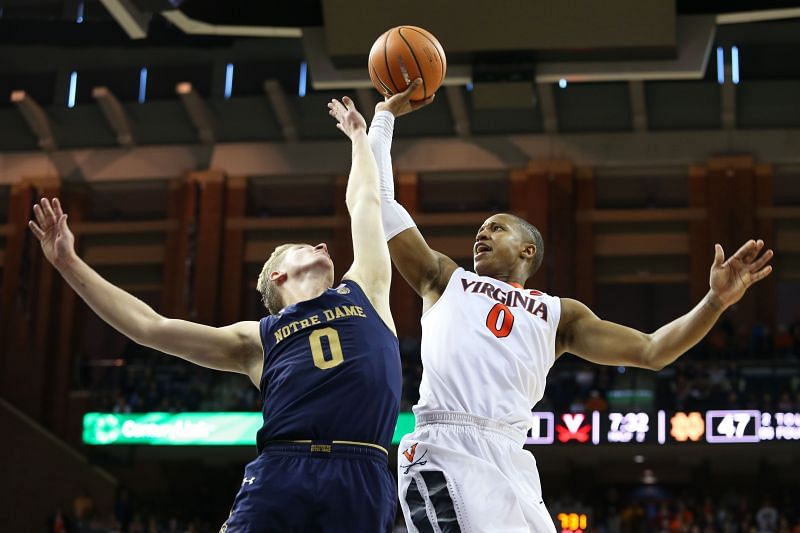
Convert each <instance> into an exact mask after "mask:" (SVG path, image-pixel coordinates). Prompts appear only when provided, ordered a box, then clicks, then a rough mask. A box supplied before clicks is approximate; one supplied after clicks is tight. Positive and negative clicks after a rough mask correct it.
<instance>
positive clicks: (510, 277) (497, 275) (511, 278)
mask: <svg viewBox="0 0 800 533" xmlns="http://www.w3.org/2000/svg"><path fill="white" fill-rule="evenodd" d="M480 275H481V276H486V277H487V278H494V279H496V280H498V281H502V282H504V283H508V284H509V285H515V286H516V285H519V286H521V287H524V286H525V282H526V281H527V280H526V279H523V277H522V276H520V275H517V274H515V273H513V272H486V273H480Z"/></svg>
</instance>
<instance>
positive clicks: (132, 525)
mask: <svg viewBox="0 0 800 533" xmlns="http://www.w3.org/2000/svg"><path fill="white" fill-rule="evenodd" d="M220 525H221V524H212V523H209V522H208V521H203V520H200V519H198V518H194V517H189V518H187V517H185V516H180V517H179V516H162V515H159V514H158V513H152V512H148V511H147V510H141V509H138V508H137V506H136V505H135V503H134V502H133V500H132V498H131V497H130V495H129V493H128V491H127V490H126V489H124V488H122V489H120V490H119V491H118V493H117V496H116V501H115V503H114V508H113V510H112V511H111V512H108V510H101V509H97V508H96V507H95V504H94V500H93V499H92V497H91V494H89V493H88V492H87V491H82V492H81V493H80V494H79V495H77V496H76V497H75V499H74V500H73V502H72V506H71V508H67V507H63V508H59V509H56V510H55V511H54V512H53V513H52V514H51V515H50V517H49V518H48V523H47V531H48V533H212V532H214V533H215V532H217V531H219V527H220Z"/></svg>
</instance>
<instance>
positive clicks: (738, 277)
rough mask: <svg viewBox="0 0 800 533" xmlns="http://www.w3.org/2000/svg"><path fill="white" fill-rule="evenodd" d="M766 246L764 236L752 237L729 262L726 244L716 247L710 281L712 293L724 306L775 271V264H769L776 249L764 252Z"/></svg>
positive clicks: (730, 303)
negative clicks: (762, 237) (725, 249)
mask: <svg viewBox="0 0 800 533" xmlns="http://www.w3.org/2000/svg"><path fill="white" fill-rule="evenodd" d="M763 249H764V241H762V240H761V239H759V240H757V241H754V240H749V241H747V242H746V243H744V244H743V245H742V247H741V248H739V250H737V251H736V253H735V254H733V255H732V256H730V257H729V258H728V259H727V261H726V260H725V252H724V251H723V250H722V246H720V245H719V244H716V245H715V246H714V250H715V253H714V264H713V265H711V275H710V279H709V284H710V285H711V292H712V293H713V294H714V295H715V296H716V297H717V298H718V299H719V302H720V303H721V304H722V305H723V306H724V307H728V306H730V305H733V304H735V303H736V302H738V301H739V299H740V298H741V297H742V296H743V295H744V293H745V291H747V289H748V288H749V287H750V286H751V285H752V284H754V283H756V282H759V281H761V280H762V279H764V278H766V277H767V276H769V274H770V273H771V272H772V266H770V265H768V264H767V263H769V261H770V259H772V256H773V253H772V250H767V251H765V252H764V253H761V251H762V250H763Z"/></svg>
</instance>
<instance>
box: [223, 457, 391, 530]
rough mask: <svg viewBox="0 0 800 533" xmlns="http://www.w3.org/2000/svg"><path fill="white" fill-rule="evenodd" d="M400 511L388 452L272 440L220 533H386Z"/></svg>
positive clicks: (249, 473)
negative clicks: (398, 510)
mask: <svg viewBox="0 0 800 533" xmlns="http://www.w3.org/2000/svg"><path fill="white" fill-rule="evenodd" d="M312 450H313V451H312ZM396 512H397V487H396V484H395V480H394V477H393V476H392V474H391V472H390V471H389V463H388V457H387V455H386V453H384V452H383V451H382V450H380V449H376V448H373V447H370V446H361V445H349V444H325V443H316V442H315V443H313V444H312V443H294V442H286V443H284V442H272V443H268V444H267V445H266V446H265V447H264V450H263V451H262V452H261V454H260V455H259V456H258V457H257V458H256V459H255V460H253V461H252V462H251V463H250V464H248V465H247V467H245V471H244V479H243V480H242V486H241V489H240V490H239V493H238V494H237V495H236V499H235V500H234V502H233V508H232V509H231V514H230V516H229V517H228V520H227V521H226V522H225V523H224V524H223V525H222V528H221V529H220V533H272V532H275V533H278V532H280V533H289V532H295V533H300V532H330V533H335V532H342V533H345V532H347V533H362V532H363V533H383V532H391V530H392V527H393V525H394V520H395V514H396Z"/></svg>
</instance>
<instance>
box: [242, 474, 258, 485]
mask: <svg viewBox="0 0 800 533" xmlns="http://www.w3.org/2000/svg"><path fill="white" fill-rule="evenodd" d="M255 480H256V476H253V477H245V478H244V479H243V480H242V487H244V484H245V483H247V484H248V485H252V484H253V481H255Z"/></svg>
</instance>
